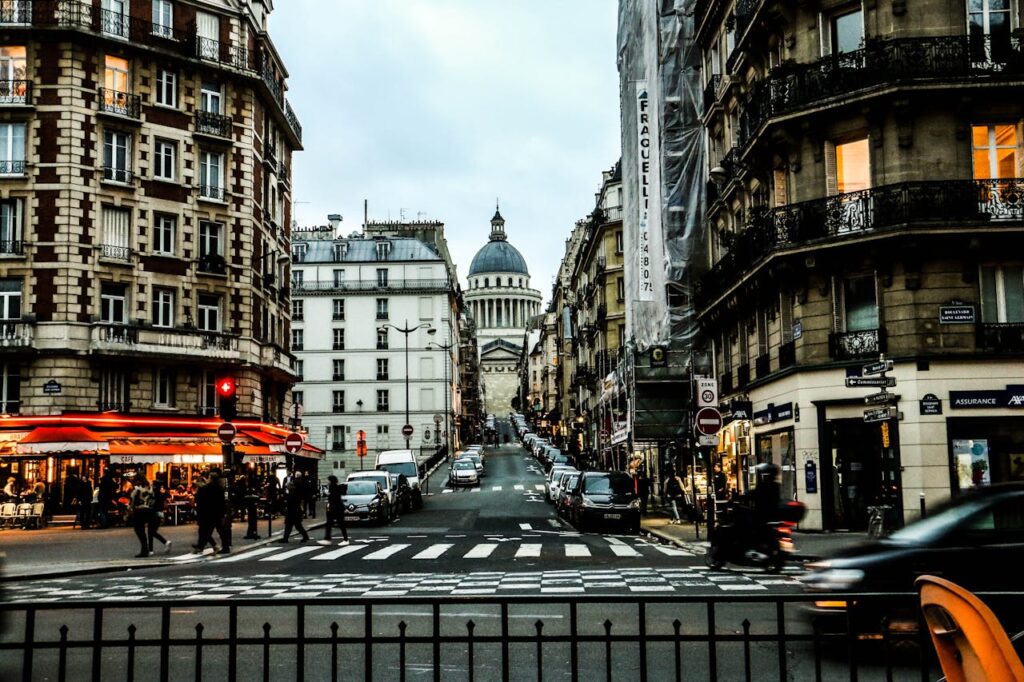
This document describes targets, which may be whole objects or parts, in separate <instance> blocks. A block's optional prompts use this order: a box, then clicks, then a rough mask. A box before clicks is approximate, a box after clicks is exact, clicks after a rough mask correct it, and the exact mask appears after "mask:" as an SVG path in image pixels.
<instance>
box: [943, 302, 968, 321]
mask: <svg viewBox="0 0 1024 682" xmlns="http://www.w3.org/2000/svg"><path fill="white" fill-rule="evenodd" d="M974 322H975V316H974V306H973V305H940V306H939V324H974Z"/></svg>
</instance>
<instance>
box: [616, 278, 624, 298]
mask: <svg viewBox="0 0 1024 682" xmlns="http://www.w3.org/2000/svg"><path fill="white" fill-rule="evenodd" d="M615 295H616V296H617V297H618V299H619V301H625V300H626V280H624V279H623V278H622V277H617V278H616V279H615Z"/></svg>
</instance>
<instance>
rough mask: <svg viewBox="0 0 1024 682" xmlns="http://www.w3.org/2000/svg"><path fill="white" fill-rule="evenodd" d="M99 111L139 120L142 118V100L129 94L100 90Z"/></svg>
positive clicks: (106, 89)
mask: <svg viewBox="0 0 1024 682" xmlns="http://www.w3.org/2000/svg"><path fill="white" fill-rule="evenodd" d="M100 111H102V112H104V113H107V114H117V115H118V116H125V117H127V118H134V119H139V118H141V116H142V98H141V97H140V96H139V95H133V94H131V93H130V92H121V91H120V90H111V89H109V88H100Z"/></svg>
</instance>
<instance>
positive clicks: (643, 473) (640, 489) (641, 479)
mask: <svg viewBox="0 0 1024 682" xmlns="http://www.w3.org/2000/svg"><path fill="white" fill-rule="evenodd" d="M636 484H637V493H638V494H639V496H640V513H641V514H642V515H643V516H647V501H648V500H649V499H650V497H651V478H650V476H648V475H647V468H646V467H640V468H639V469H637V476H636Z"/></svg>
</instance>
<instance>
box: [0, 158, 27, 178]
mask: <svg viewBox="0 0 1024 682" xmlns="http://www.w3.org/2000/svg"><path fill="white" fill-rule="evenodd" d="M25 168H27V166H26V164H25V161H23V160H18V161H0V175H8V176H11V175H13V176H21V175H25Z"/></svg>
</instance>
